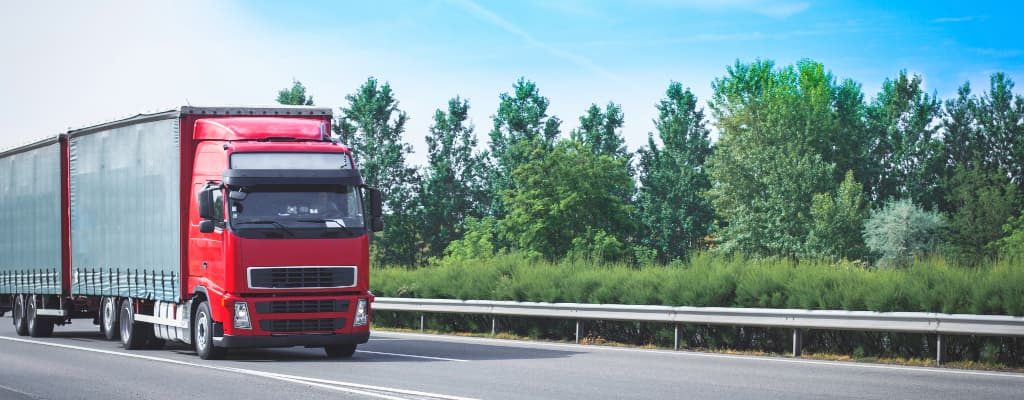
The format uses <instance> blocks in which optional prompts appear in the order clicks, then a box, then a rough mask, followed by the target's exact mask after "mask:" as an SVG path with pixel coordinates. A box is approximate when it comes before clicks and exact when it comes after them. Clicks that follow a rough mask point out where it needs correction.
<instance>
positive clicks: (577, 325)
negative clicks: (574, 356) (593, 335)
mask: <svg viewBox="0 0 1024 400" xmlns="http://www.w3.org/2000/svg"><path fill="white" fill-rule="evenodd" d="M576 343H577V344H579V343H580V320H576Z"/></svg>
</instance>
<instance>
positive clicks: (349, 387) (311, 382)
mask: <svg viewBox="0 0 1024 400" xmlns="http://www.w3.org/2000/svg"><path fill="white" fill-rule="evenodd" d="M0 340H7V341H11V342H20V343H29V344H36V345H43V346H50V347H58V348H64V349H71V350H79V351H86V352H91V353H99V354H106V355H112V356H120V357H127V358H135V359H139V360H147V361H156V362H162V363H167V364H174V365H180V366H188V367H197V368H206V369H211V370H215V371H223V372H234V373H238V374H244V375H250V376H257V377H263V378H271V379H276V380H280V381H284V382H291V383H299V384H303V385H308V386H314V387H319V388H323V389H328V390H334V391H340V392H346V393H352V394H359V395H363V396H369V397H376V398H380V399H386V400H408V399H406V398H404V397H397V396H391V395H388V394H384V393H392V394H396V395H407V396H416V397H427V398H435V399H444V400H475V399H470V398H466V397H457V396H449V395H444V394H437V393H429V392H420V391H414V390H405V389H397V388H390V387H385V386H373V385H364V384H359V383H351V382H341V381H327V380H321V379H316V378H307V377H301V376H294V375H285V374H278V373H274V372H265V371H257V370H251V369H243V368H235V367H221V366H215V365H204V364H196V363H191V362H187V361H180V360H173V359H170V358H162V357H153V356H145V355H141V354H132V353H126V352H120V351H111V350H103V349H94V348H89V347H81V346H71V345H66V344H60V343H52V342H43V341H37V340H30V339H22V338H15V337H9V336H0ZM368 390H370V391H368ZM371 391H373V392H371ZM377 392H383V393H377Z"/></svg>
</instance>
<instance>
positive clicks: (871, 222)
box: [864, 200, 945, 266]
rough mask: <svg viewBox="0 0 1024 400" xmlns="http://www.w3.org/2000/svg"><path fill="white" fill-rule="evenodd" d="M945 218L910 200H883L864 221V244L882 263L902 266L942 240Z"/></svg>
mask: <svg viewBox="0 0 1024 400" xmlns="http://www.w3.org/2000/svg"><path fill="white" fill-rule="evenodd" d="M944 227H945V221H944V220H943V219H942V215H940V214H939V213H937V212H934V211H925V210H923V209H921V207H918V206H917V205H915V204H914V203H912V202H911V201H910V200H894V201H890V202H887V203H886V204H885V206H884V207H882V208H881V209H878V210H875V211H872V212H871V216H870V217H869V218H868V220H867V221H866V222H865V223H864V243H865V244H866V245H867V246H868V249H870V250H871V251H872V252H874V253H875V254H876V255H877V256H878V257H879V258H878V263H879V265H882V266H902V265H906V264H907V263H909V262H910V261H911V260H913V258H914V257H916V256H922V255H925V254H928V253H931V252H933V251H935V249H936V248H938V246H939V244H941V242H942V229H943V228H944Z"/></svg>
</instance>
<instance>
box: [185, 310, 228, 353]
mask: <svg viewBox="0 0 1024 400" xmlns="http://www.w3.org/2000/svg"><path fill="white" fill-rule="evenodd" d="M212 315H213V314H211V313H210V303H209V302H206V301H204V302H202V303H199V308H198V309H197V310H196V319H195V323H194V325H193V328H194V329H192V332H194V335H195V337H194V338H192V339H193V340H192V343H195V344H196V354H198V355H199V358H202V359H204V360H217V359H221V358H224V355H225V354H227V350H228V349H225V348H223V347H217V346H215V345H214V344H213V316H212Z"/></svg>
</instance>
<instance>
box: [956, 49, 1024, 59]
mask: <svg viewBox="0 0 1024 400" xmlns="http://www.w3.org/2000/svg"><path fill="white" fill-rule="evenodd" d="M967 51H970V52H972V53H974V54H977V55H981V56H987V57H995V58H1010V57H1017V56H1019V55H1021V54H1024V52H1022V51H1021V50H1020V49H993V48H989V47H985V48H969V49H967Z"/></svg>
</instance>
